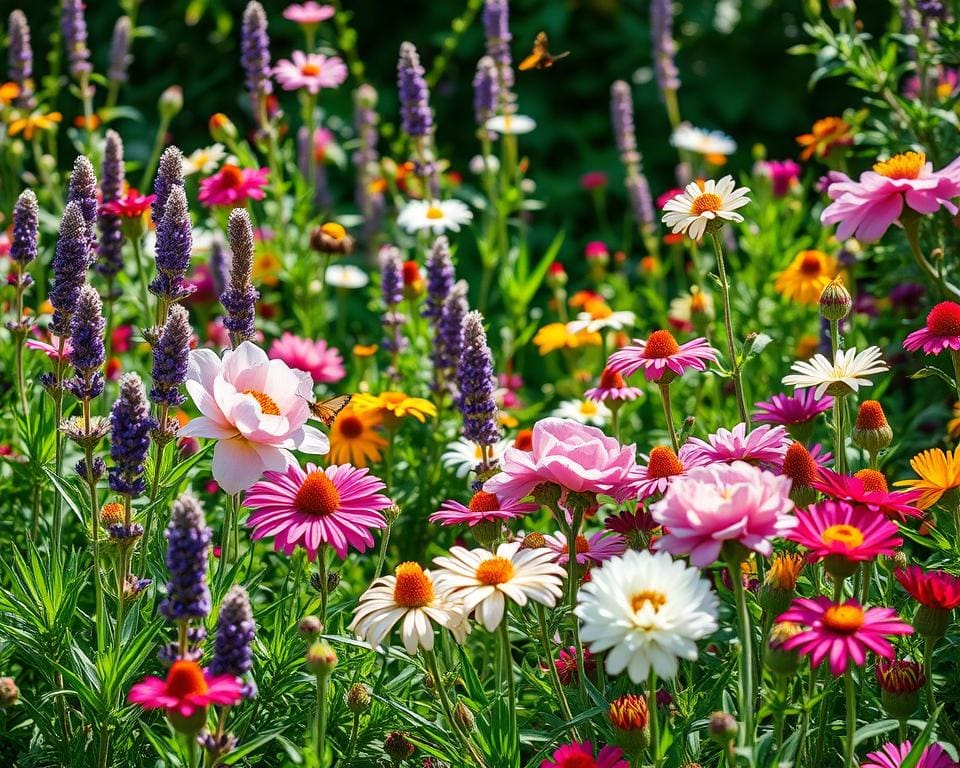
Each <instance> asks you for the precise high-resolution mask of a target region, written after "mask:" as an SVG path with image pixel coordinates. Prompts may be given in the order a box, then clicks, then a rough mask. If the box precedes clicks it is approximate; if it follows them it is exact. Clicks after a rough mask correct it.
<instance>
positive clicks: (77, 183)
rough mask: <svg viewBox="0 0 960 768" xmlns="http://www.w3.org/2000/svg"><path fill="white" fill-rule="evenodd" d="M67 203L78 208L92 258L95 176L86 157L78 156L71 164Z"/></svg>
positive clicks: (94, 239)
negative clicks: (75, 204) (84, 223)
mask: <svg viewBox="0 0 960 768" xmlns="http://www.w3.org/2000/svg"><path fill="white" fill-rule="evenodd" d="M67 202H75V203H77V204H78V205H79V206H80V212H81V213H83V220H84V221H85V222H86V225H87V234H88V237H89V241H90V255H91V257H92V256H93V254H94V252H95V251H96V247H97V229H96V225H97V213H98V209H97V174H96V172H95V171H94V170H93V163H91V162H90V158H89V157H87V156H86V155H79V156H78V157H77V159H76V160H74V162H73V172H72V173H71V174H70V183H69V184H68V185H67Z"/></svg>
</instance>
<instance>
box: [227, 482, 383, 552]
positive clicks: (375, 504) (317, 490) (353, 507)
mask: <svg viewBox="0 0 960 768" xmlns="http://www.w3.org/2000/svg"><path fill="white" fill-rule="evenodd" d="M305 469H306V471H304V470H303V469H301V468H300V467H299V466H297V465H296V464H291V465H290V466H289V467H287V468H286V469H285V470H284V471H282V472H269V471H268V472H265V473H264V475H263V477H264V479H263V480H261V481H259V482H257V483H254V484H253V485H252V486H251V487H250V490H248V491H247V493H246V495H245V496H244V500H243V504H244V506H246V507H249V508H250V509H252V510H253V512H251V513H250V516H249V517H248V518H247V526H248V527H250V528H252V529H253V535H252V536H251V538H252V539H253V540H254V541H257V540H258V539H262V538H264V537H267V536H272V537H274V548H275V549H276V550H277V551H278V552H283V553H284V554H286V555H292V554H293V550H294V548H296V547H297V545H299V546H301V547H303V548H304V549H305V550H307V554H308V555H309V556H310V559H311V560H314V559H315V558H316V556H317V552H318V551H319V549H320V547H321V546H323V545H324V544H329V545H330V546H331V547H333V549H334V551H335V552H336V553H337V556H338V557H339V558H340V559H341V560H344V559H346V557H347V549H348V548H349V547H353V548H354V549H355V550H357V551H358V552H363V551H365V550H366V549H367V548H368V547H372V546H373V533H372V531H374V530H376V529H378V528H386V527H387V520H386V518H384V516H383V515H382V514H381V512H382V511H383V510H384V509H386V508H387V507H389V506H390V503H391V502H390V499H388V498H387V497H386V496H384V495H383V494H382V493H380V492H381V491H382V490H383V489H384V488H385V486H384V484H383V482H382V481H381V480H380V479H379V478H378V477H375V476H374V475H370V474H368V470H367V469H358V468H356V467H354V466H351V465H350V464H339V465H337V464H334V465H332V466H330V467H327V468H326V469H321V468H319V467H317V466H316V465H315V464H311V463H308V464H307V465H306V468H305Z"/></svg>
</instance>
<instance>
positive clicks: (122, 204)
mask: <svg viewBox="0 0 960 768" xmlns="http://www.w3.org/2000/svg"><path fill="white" fill-rule="evenodd" d="M156 199H157V196H156V195H141V194H140V193H139V192H138V191H137V190H135V189H134V188H133V187H131V188H130V189H128V190H127V192H126V194H125V195H124V196H123V197H121V198H120V199H118V200H111V201H110V202H109V203H104V204H103V206H101V208H100V212H101V213H105V214H107V215H108V216H119V217H120V218H122V219H138V218H140V217H141V216H143V214H145V213H146V212H147V211H149V210H150V206H151V204H152V203H153V201H154V200H156Z"/></svg>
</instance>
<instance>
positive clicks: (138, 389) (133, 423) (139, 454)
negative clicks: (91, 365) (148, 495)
mask: <svg viewBox="0 0 960 768" xmlns="http://www.w3.org/2000/svg"><path fill="white" fill-rule="evenodd" d="M178 309H181V307H178ZM156 426H157V422H156V420H155V419H154V418H153V417H152V416H151V415H150V404H149V403H148V402H147V394H146V392H145V391H144V388H143V382H142V381H141V380H140V377H139V376H137V374H135V373H125V374H123V376H121V377H120V395H119V396H118V397H117V399H116V400H115V401H114V403H113V407H112V408H111V409H110V458H111V459H113V466H112V467H110V490H112V491H114V492H116V493H120V494H123V495H124V496H139V495H140V494H141V493H143V491H144V489H145V488H146V487H147V482H146V480H145V479H144V477H143V465H144V462H145V461H146V460H147V453H148V452H149V450H150V430H151V429H153V428H154V427H156Z"/></svg>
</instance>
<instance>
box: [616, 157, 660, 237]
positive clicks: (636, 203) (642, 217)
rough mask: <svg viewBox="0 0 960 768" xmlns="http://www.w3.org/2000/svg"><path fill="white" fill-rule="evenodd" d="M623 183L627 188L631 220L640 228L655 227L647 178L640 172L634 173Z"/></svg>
mask: <svg viewBox="0 0 960 768" xmlns="http://www.w3.org/2000/svg"><path fill="white" fill-rule="evenodd" d="M623 183H624V186H626V188H627V196H628V197H629V198H630V209H631V210H632V211H633V218H634V219H635V220H636V222H637V223H638V224H640V225H641V226H645V227H649V226H655V225H656V214H655V213H654V210H653V198H652V197H651V195H650V185H649V184H647V177H646V176H644V175H643V174H642V173H641V172H640V171H636V172H635V173H633V174H630V175H628V176H627V178H626V180H625V181H624V182H623Z"/></svg>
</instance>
